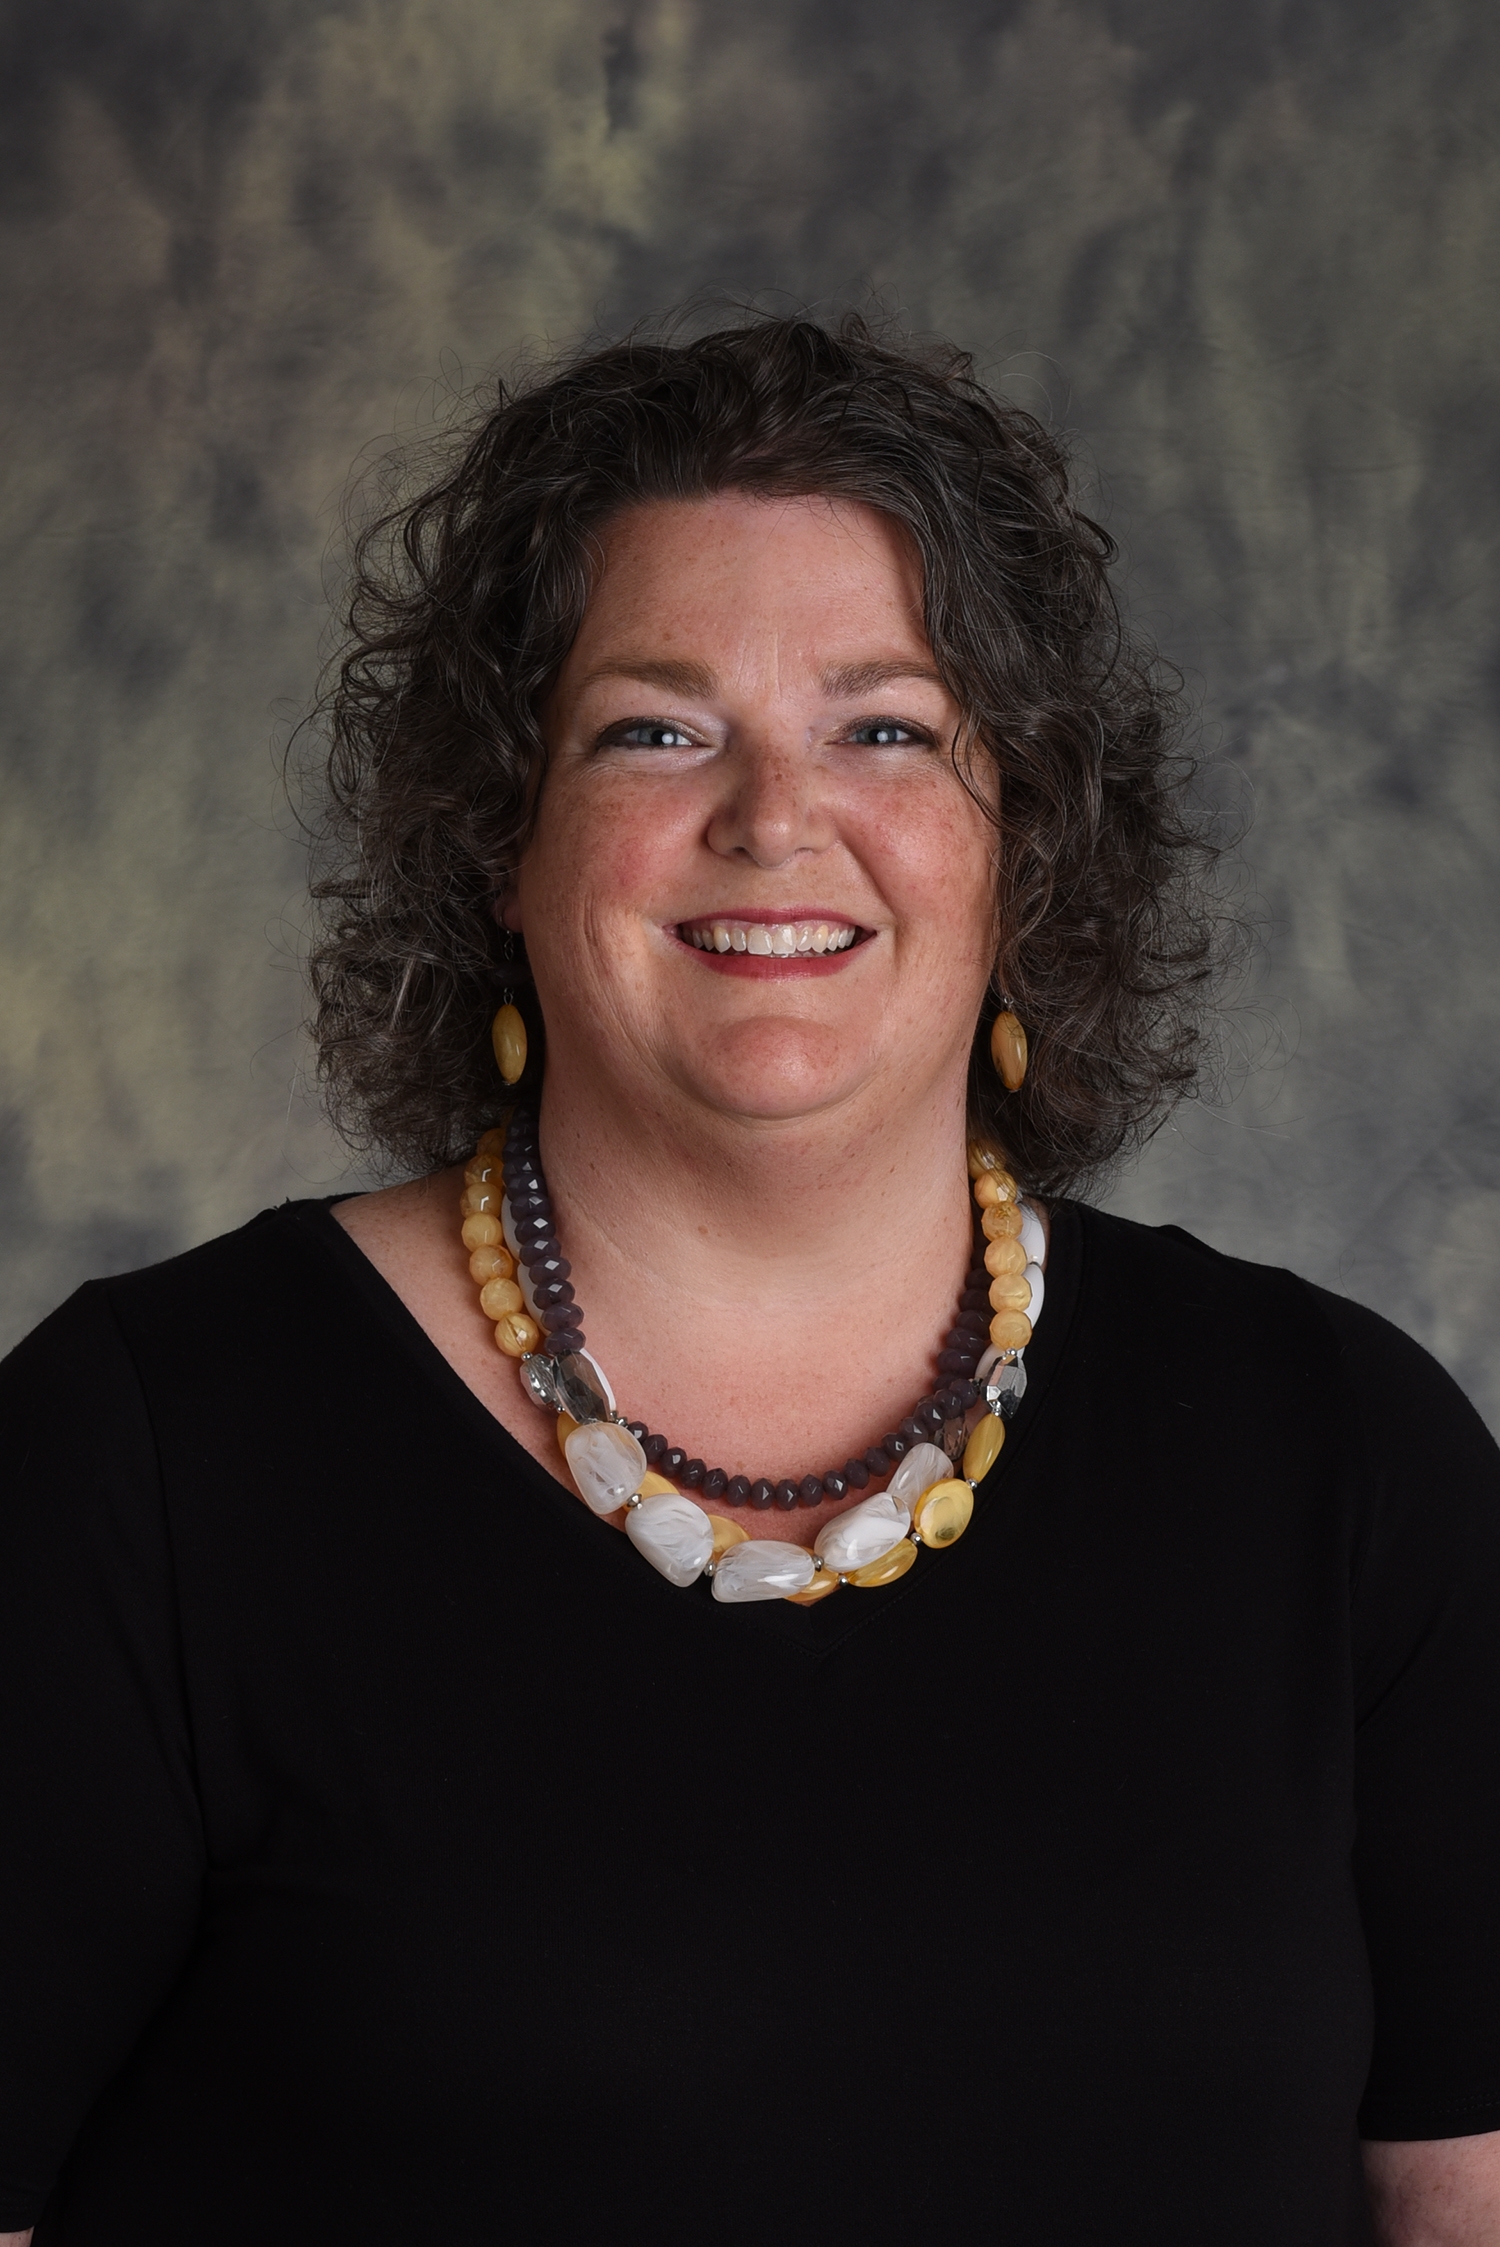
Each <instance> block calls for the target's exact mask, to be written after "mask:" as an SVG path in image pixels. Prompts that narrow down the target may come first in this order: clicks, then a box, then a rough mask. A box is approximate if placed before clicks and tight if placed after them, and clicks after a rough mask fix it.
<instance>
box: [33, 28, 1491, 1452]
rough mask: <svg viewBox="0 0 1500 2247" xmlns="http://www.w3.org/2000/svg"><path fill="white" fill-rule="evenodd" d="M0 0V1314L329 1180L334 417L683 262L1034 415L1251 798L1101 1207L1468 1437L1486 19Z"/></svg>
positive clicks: (1487, 372)
mask: <svg viewBox="0 0 1500 2247" xmlns="http://www.w3.org/2000/svg"><path fill="white" fill-rule="evenodd" d="M0 38H3V41H4V44H5V47H6V48H8V52H4V53H3V55H0V61H3V68H0V86H3V88H4V92H3V95H0V101H3V104H4V107H5V110H6V112H7V114H6V116H5V120H4V133H3V149H0V163H3V182H4V221H3V257H4V273H3V299H0V300H3V303H4V306H5V320H4V324H3V342H0V351H3V382H4V396H3V406H4V429H5V441H4V519H5V536H4V540H3V547H0V554H3V569H4V586H3V597H0V634H3V658H0V696H3V750H4V781H3V791H4V792H3V815H4V831H3V857H0V948H3V956H0V993H3V1001H0V1024H3V1028H0V1130H3V1141H0V1196H3V1203H0V1279H3V1305H0V1339H3V1341H5V1342H7V1343H8V1342H9V1341H11V1340H13V1339H14V1338H15V1337H16V1336H18V1335H19V1334H20V1333H21V1332H23V1331H24V1330H25V1329H26V1328H27V1327H28V1326H29V1325H30V1324H31V1323H33V1322H34V1321H35V1320H36V1319H37V1318H39V1317H40V1316H41V1315H42V1314H43V1313H44V1312H45V1311H46V1310H47V1309H48V1308H50V1306H51V1305H53V1304H54V1303H56V1302H58V1301H59V1300H60V1299H61V1298H62V1297H63V1296H64V1295H65V1294H67V1293H68V1292H69V1290H70V1289H72V1288H73V1287H74V1286H75V1285H76V1284H77V1283H78V1282H79V1281H80V1280H82V1279H84V1278H85V1277H87V1276H88V1275H90V1274H93V1273H98V1272H108V1271H118V1270H122V1269H126V1268H128V1267H130V1266H132V1265H135V1264H139V1263H142V1262H146V1261H148V1260H151V1259H154V1258H157V1257H161V1256H166V1255H169V1254H171V1253H172V1252H173V1251H174V1250H177V1249H180V1248H184V1247H186V1246H188V1245H189V1244H191V1243H193V1242H196V1241H201V1240H204V1239H207V1238H208V1237H210V1236H211V1235H212V1234H214V1233H217V1232H221V1231H223V1230H224V1229H226V1228H227V1227H230V1226H233V1225H237V1224H239V1223H241V1222H242V1221H243V1220H244V1219H245V1218H247V1217H248V1216H250V1215H251V1214H252V1213H253V1212H254V1211H255V1210H257V1209H259V1208H261V1207H263V1206H264V1205H266V1204H267V1203H269V1202H273V1201H277V1200H280V1199H282V1198H284V1197H285V1196H287V1195H305V1194H317V1193H329V1192H332V1191H335V1190H336V1189H338V1188H339V1187H340V1186H341V1185H345V1184H357V1183H359V1177H358V1174H357V1173H356V1172H354V1171H352V1170H350V1169H348V1168H347V1167H346V1162H345V1158H344V1156H343V1155H342V1153H341V1151H340V1149H339V1148H338V1147H337V1145H336V1144H335V1142H334V1141H333V1140H332V1138H331V1136H330V1135H329V1133H328V1132H327V1130H326V1128H325V1127H324V1126H323V1124H322V1123H321V1122H320V1120H319V1117H318V1113H317V1107H316V1102H315V1100H314V1099H313V1098H312V1097H311V1095H310V1092H309V1089H308V1083H307V1071H308V1054H307V1049H306V1046H305V1043H304V1041H303V1039H302V1035H301V1032H300V1030H299V1022H300V1019H301V1016H302V1012H303V1005H304V1002H303V997H302V992H301V989H300V984H299V954H300V951H301V948H302V945H303V942H304V934H305V925H306V917H305V912H304V908H303V904H302V896H301V885H302V860H301V850H300V845H299V842H298V839H297V832H296V827H295V823H294V821H293V819H292V818H291V816H290V814H289V812H288V810H287V808H286V805H285V803H284V801H283V799H282V795H281V790H280V782H279V778H278V773H279V758H280V753H281V750H282V748H283V746H284V744H285V741H286V737H287V734H288V732H289V730H290V727H291V725H292V723H293V722H294V720H295V718H296V717H297V715H298V714H299V712H300V711H301V710H302V708H303V707H304V706H305V703H306V700H307V697H308V694H309V691H310V688H311V685H312V682H313V679H314V676H315V672H316V668H317V663H318V659H319V650H320V642H321V640H322V637H323V635H324V632H325V630H326V619H327V609H326V597H325V581H326V578H327V574H328V569H329V556H330V552H331V542H332V541H333V540H334V538H335V534H336V531H337V524H338V517H339V506H340V495H341V492H342V490H343V488H344V485H345V482H346V479H347V476H348V473H349V470H350V467H351V464H352V463H353V462H354V460H355V458H356V456H366V457H368V456H369V455H371V454H372V453H377V452H379V450H380V449H381V448H382V447H384V446H387V445H388V444H389V443H390V442H391V441H392V439H393V438H400V437H403V436H405V437H413V436H417V437H419V436H420V435H421V434H422V433H423V431H424V430H429V429H430V428H431V426H432V424H433V421H434V419H435V417H440V416H441V414H442V413H443V412H444V411H445V410H446V408H447V406H448V404H449V402H450V401H451V397H452V394H453V392H454V391H455V390H457V389H462V388H463V387H464V386H465V385H467V384H469V383H471V382H473V381H475V380H477V379H478V378H479V377H480V376H481V375H482V374H483V373H484V372H485V370H486V369H487V368H488V367H490V366H491V365H493V364H495V363H497V362H505V361H509V360H511V359H512V358H513V356H514V354H515V353H516V352H517V351H518V350H521V349H528V350H530V351H531V352H533V353H545V352H546V351H547V350H548V349H550V348H552V347H554V346H556V345H563V344H567V343H570V342H572V341H573V340H575V339H576V338H577V337H579V336H580V335H581V334H583V333H585V332H588V331H590V330H593V329H598V328H603V329H606V330H613V329H617V328H618V327H619V326H621V325H622V324H624V323H626V322H628V321H630V320H632V319H634V318H636V317H638V316H639V315H641V314H643V313H647V312H651V311H654V310H659V309H661V308H663V307H665V306H668V305H670V304H671V303H673V302H674V301H676V300H678V299H680V298H682V297H684V296H686V295H688V294H689V293H691V292H694V291H697V290H702V289H706V288H713V289H718V290H721V291H725V292H733V293H740V294H743V295H746V296H753V297H756V298H759V299H760V300H762V301H768V302H775V303H792V302H797V301H808V302H811V303H813V304H814V305H817V306H821V307H825V308H826V307H830V306H833V305H835V304H838V303H841V302H845V301H849V300H854V301H857V302H860V301H864V300H865V299H866V298H867V297H868V296H869V294H870V293H871V292H878V294H879V295H880V296H881V298H882V299H883V301H884V302H886V303H887V304H888V305H890V306H891V307H892V308H894V309H896V310H899V311H900V312H902V313H903V314H904V315H905V316H906V317H907V318H908V319H909V320H911V321H912V322H913V323H915V324H916V325H917V326H919V327H921V328H924V329H933V330H938V331H941V332H946V333H949V334H951V335H953V336H956V337H957V338H959V339H960V340H961V341H963V342H964V343H966V344H967V345H969V346H970V347H971V348H972V349H973V350H974V351H975V353H976V354H977V356H978V357H979V359H980V361H981V363H982V364H983V366H984V367H985V368H987V369H988V370H989V371H990V373H991V374H992V376H993V377H994V378H996V379H997V380H999V381H1000V382H1001V383H1002V384H1003V386H1004V388H1005V389H1006V391H1007V392H1008V393H1009V394H1010V395H1011V396H1013V397H1015V398H1017V399H1018V400H1020V401H1021V402H1023V403H1025V404H1027V405H1030V406H1032V407H1034V408H1035V409H1036V410H1038V411H1040V412H1042V413H1044V414H1046V415H1047V416H1048V417H1049V418H1050V419H1051V420H1053V421H1054V422H1056V423H1058V424H1060V425H1061V426H1063V427H1064V428H1066V429H1068V430H1071V431H1074V432H1076V433H1077V434H1078V436H1079V437H1080V439H1081V440H1082V442H1083V444H1084V447H1085V451H1086V458H1087V462H1088V464H1089V472H1090V474H1091V476H1092V477H1093V478H1094V480H1095V487H1096V493H1097V506H1098V508H1099V510H1100V511H1102V513H1103V515H1104V517H1105V519H1106V521H1107V522H1108V523H1109V525H1110V527H1111V528H1112V529H1113V531H1114V532H1115V534H1116V535H1117V536H1118V537H1119V538H1120V540H1121V541H1122V543H1123V545H1124V548H1125V551H1126V557H1127V569H1126V579H1125V582H1126V586H1127V591H1128V596H1129V600H1130V604H1131V607H1132V610H1133V613H1134V615H1135V617H1136V619H1137V621H1138V622H1139V623H1140V624H1142V625H1143V626H1144V627H1145V628H1146V629H1147V630H1148V631H1149V632H1151V633H1152V634H1153V635H1154V637H1155V638H1156V639H1157V640H1158V642H1159V643H1160V644H1161V645H1162V646H1163V647H1164V648H1166V649H1167V650H1168V651H1169V652H1171V653H1172V654H1174V655H1175V656H1176V657H1177V658H1178V659H1179V660H1180V661H1181V662H1182V663H1183V665H1184V666H1185V667H1186V669H1187V672H1188V674H1189V677H1190V680H1191V682H1192V685H1193V690H1194V693H1195V695H1196V696H1197V699H1198V704H1199V708H1200V711H1201V719H1202V725H1203V729H1204V737H1205V741H1206V744H1207V746H1208V748H1209V749H1210V751H1211V752H1212V754H1213V756H1214V758H1215V759H1216V764H1215V767H1214V770H1213V773H1212V775H1211V785H1212V789H1213V791H1214V794H1215V798H1216V800H1217V801H1218V802H1220V803H1221V804H1222V805H1223V806H1224V807H1225V808H1226V809H1227V810H1228V811H1229V813H1230V814H1231V815H1232V816H1233V817H1235V818H1238V819H1241V820H1248V832H1247V834H1246V837H1245V840H1244V843H1243V845H1242V860H1243V872H1242V876H1241V887H1242V896H1243V900H1244V901H1245V902H1246V903H1248V905H1249V907H1250V909H1251V910H1252V912H1253V913H1254V914H1255V915H1256V917H1257V919H1258V923H1259V927H1260V932H1261V941H1260V948H1259V952H1258V955H1257V959H1256V962H1255V965H1254V969H1253V973H1252V978H1251V982H1250V985H1249V987H1248V990H1247V992H1246V993H1245V994H1244V996H1243V1001H1242V1004H1241V1006H1240V1008H1239V1010H1238V1011H1237V1012H1236V1013H1235V1014H1234V1015H1233V1017H1232V1018H1231V1020H1230V1022H1229V1024H1228V1026H1227V1027H1228V1031H1229V1047H1230V1064H1231V1067H1230V1076H1229V1079H1228V1081H1227V1083H1226V1085H1225V1086H1224V1087H1223V1089H1222V1091H1221V1094H1220V1096H1219V1097H1218V1098H1217V1099H1215V1100H1214V1101H1213V1102H1211V1103H1197V1104H1194V1105H1192V1106H1189V1107H1187V1108H1185V1109H1183V1110H1182V1111H1180V1112H1179V1115H1178V1117H1177V1120H1176V1122H1175V1124H1174V1125H1173V1126H1171V1127H1169V1128H1168V1129H1167V1130H1166V1131H1164V1132H1163V1133H1162V1134H1161V1135H1160V1136H1159V1137H1158V1139H1157V1140H1156V1141H1155V1143H1154V1144H1153V1145H1152V1147H1151V1148H1150V1150H1149V1151H1148V1153H1147V1155H1146V1157H1145V1159H1144V1161H1143V1162H1142V1163H1141V1165H1140V1166H1139V1167H1138V1168H1137V1169H1136V1170H1135V1171H1134V1173H1133V1174H1131V1175H1128V1176H1126V1177H1124V1178H1122V1179H1121V1180H1119V1181H1118V1182H1117V1183H1116V1184H1115V1185H1113V1186H1112V1188H1111V1189H1110V1197H1109V1198H1110V1201H1111V1203H1112V1205H1113V1206H1114V1207H1115V1208H1117V1209H1120V1210H1123V1211H1125V1212H1127V1213H1128V1214H1131V1215H1134V1216H1139V1217H1142V1218H1145V1219H1148V1220H1152V1221H1165V1220H1168V1219H1172V1220H1176V1221H1178V1222H1180V1223H1182V1224H1184V1225H1187V1226H1188V1227H1190V1228H1192V1229H1193V1230H1195V1231H1196V1232H1198V1233H1200V1234H1201V1235H1202V1236H1203V1237H1204V1238H1206V1239H1207V1240H1209V1241H1211V1242H1214V1243H1215V1244H1217V1245H1219V1246H1221V1247H1223V1248H1226V1249H1229V1250H1232V1251H1234V1252H1236V1253H1238V1254H1241V1255H1245V1256H1250V1257H1255V1258H1259V1259H1263V1260H1268V1261H1272V1262H1279V1263H1285V1264H1289V1265H1290V1266H1292V1267H1293V1269H1295V1270H1296V1271H1299V1272H1302V1273H1305V1274H1306V1275H1308V1276H1309V1277H1310V1278H1312V1279H1315V1280H1317V1281H1319V1282H1320V1283H1321V1284H1322V1285H1324V1286H1326V1287H1331V1288H1334V1289H1337V1290H1341V1291H1344V1292H1347V1293H1348V1294H1350V1295H1353V1296H1356V1297H1358V1298H1359V1299H1360V1300H1362V1301H1364V1302H1366V1303H1370V1304H1373V1305H1374V1306H1375V1307H1376V1308H1377V1309H1379V1310H1381V1311H1383V1312H1385V1313H1386V1314H1387V1315H1388V1316H1389V1317H1391V1318H1393V1319H1394V1320H1395V1321H1396V1322H1397V1324H1398V1325H1400V1326H1402V1327H1404V1328H1405V1329H1406V1330H1407V1331H1408V1332H1409V1333H1411V1334H1414V1335H1416V1336H1417V1337H1418V1338H1419V1340H1421V1341H1422V1342H1424V1343H1426V1344H1427V1345H1428V1346H1429V1347H1430V1348H1431V1349H1433V1350H1435V1351H1436V1353H1437V1354H1438V1356H1439V1357H1440V1358H1442V1359H1443V1360H1444V1361H1445V1362H1446V1363H1447V1364H1448V1365H1449V1366H1451V1367H1452V1369H1453V1370H1454V1372H1455V1373H1456V1374H1457V1375H1458V1376H1459V1378H1460V1379H1461V1380H1462V1381H1463V1382H1464V1383H1465V1385H1466V1386H1467V1387H1468V1389H1469V1391H1470V1393H1471V1394H1472V1395H1473V1396H1474V1397H1475V1398H1476V1400H1477V1401H1478V1402H1479V1404H1480V1405H1481V1407H1482V1409H1484V1410H1485V1411H1486V1412H1487V1414H1488V1415H1489V1417H1490V1419H1491V1421H1492V1423H1495V1424H1500V1364H1497V1353H1496V1347H1495V1337H1496V1329H1497V1325H1500V1116H1497V1104H1500V941H1497V940H1500V760H1497V755H1496V713H1497V697H1500V666H1497V648H1496V629H1497V599H1496V593H1497V574H1500V573H1497V566H1496V545H1497V521H1500V509H1497V489H1496V486H1497V478H1496V468H1497V461H1500V423H1497V415H1496V403H1497V399H1496V390H1497V381H1496V375H1497V366H1500V291H1497V285H1496V284H1497V270H1496V233H1497V223H1500V136H1497V134H1496V130H1495V117H1496V114H1497V111H1500V11H1497V10H1496V9H1494V8H1493V7H1492V6H1489V5H1486V4H1484V0H1400V4H1399V5H1398V4H1397V0H1114V4H1111V0H994V4H990V5H984V4H980V0H925V4H924V5H922V6H920V7H918V6H913V5H911V4H910V0H858V4H854V0H817V4H816V5H814V4H812V0H755V4H754V5H745V4H743V0H733V4H731V0H638V4H631V0H616V4H613V5H611V4H608V0H599V4H592V0H545V4H543V0H342V4H338V5H332V4H328V0H126V4H124V5H121V4H120V0H46V4H45V5H43V4H42V0H26V4H23V5H17V6H16V7H14V8H13V9H12V10H11V11H10V13H9V16H8V18H7V22H6V26H5V29H4V31H3V34H0ZM79 1371H80V1384H81V1387H80V1394H84V1393H86V1388H87V1373H86V1368H82V1367H81V1368H80V1369H79ZM1266 1408H1267V1410H1268V1411H1270V1412H1274V1411H1275V1408H1276V1406H1275V1398H1274V1397H1268V1398H1267V1400H1266ZM1391 1409H1392V1411H1393V1412H1398V1411H1399V1410H1400V1409H1401V1400H1400V1398H1399V1397H1393V1398H1392V1399H1391Z"/></svg>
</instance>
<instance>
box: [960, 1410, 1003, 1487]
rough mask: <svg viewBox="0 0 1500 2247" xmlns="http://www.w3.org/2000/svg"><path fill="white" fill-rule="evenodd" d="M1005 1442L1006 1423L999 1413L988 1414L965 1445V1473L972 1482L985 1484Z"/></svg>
mask: <svg viewBox="0 0 1500 2247" xmlns="http://www.w3.org/2000/svg"><path fill="white" fill-rule="evenodd" d="M1004 1442H1005V1422H1004V1421H1003V1420H1002V1419H1001V1418H1000V1416H999V1414H998V1413H994V1412H987V1413H986V1414H985V1416H984V1418H983V1419H982V1420H981V1421H979V1422H978V1423H977V1424H976V1426H975V1428H974V1432H973V1434H972V1435H971V1436H970V1437H969V1440H968V1442H967V1443H966V1444H965V1445H964V1473H965V1474H966V1475H967V1476H968V1478H969V1480H970V1482H983V1480H984V1478H985V1476H986V1475H987V1474H988V1473H989V1471H990V1469H991V1467H993V1465H994V1464H995V1461H996V1460H997V1459H998V1458H999V1456H1000V1451H1001V1447H1002V1445H1003V1444H1004Z"/></svg>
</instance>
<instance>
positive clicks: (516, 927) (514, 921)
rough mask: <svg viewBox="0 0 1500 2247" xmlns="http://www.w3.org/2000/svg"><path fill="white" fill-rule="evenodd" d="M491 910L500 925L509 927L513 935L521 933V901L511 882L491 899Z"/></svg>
mask: <svg viewBox="0 0 1500 2247" xmlns="http://www.w3.org/2000/svg"><path fill="white" fill-rule="evenodd" d="M490 911H491V912H492V913H493V914H494V916H495V921H496V925H497V926H498V927H500V928H504V929H509V931H510V933H511V935H512V936H519V935H520V934H521V901H520V899H519V898H518V897H517V895H516V893H515V890H514V889H513V888H512V887H511V886H510V884H509V883H507V884H506V886H505V888H504V889H503V890H501V891H500V892H499V894H498V896H496V897H494V898H492V899H491V901H490Z"/></svg>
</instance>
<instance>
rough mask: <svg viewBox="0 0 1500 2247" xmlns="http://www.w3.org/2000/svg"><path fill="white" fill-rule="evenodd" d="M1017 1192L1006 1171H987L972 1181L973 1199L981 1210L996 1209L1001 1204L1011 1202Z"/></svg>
mask: <svg viewBox="0 0 1500 2247" xmlns="http://www.w3.org/2000/svg"><path fill="white" fill-rule="evenodd" d="M1019 1191H1020V1188H1019V1187H1018V1186H1017V1184H1016V1182H1015V1180H1014V1179H1013V1178H1012V1177H1011V1174H1010V1172H1009V1171H1008V1170H987V1171H985V1172H984V1174H983V1176H982V1177H979V1178H976V1179H975V1181H974V1199H975V1201H977V1202H978V1204H979V1206H980V1208H981V1209H998V1208H999V1206H1000V1204H1001V1203H1002V1202H1013V1201H1014V1200H1015V1198H1016V1195H1017V1194H1018V1193H1019Z"/></svg>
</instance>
